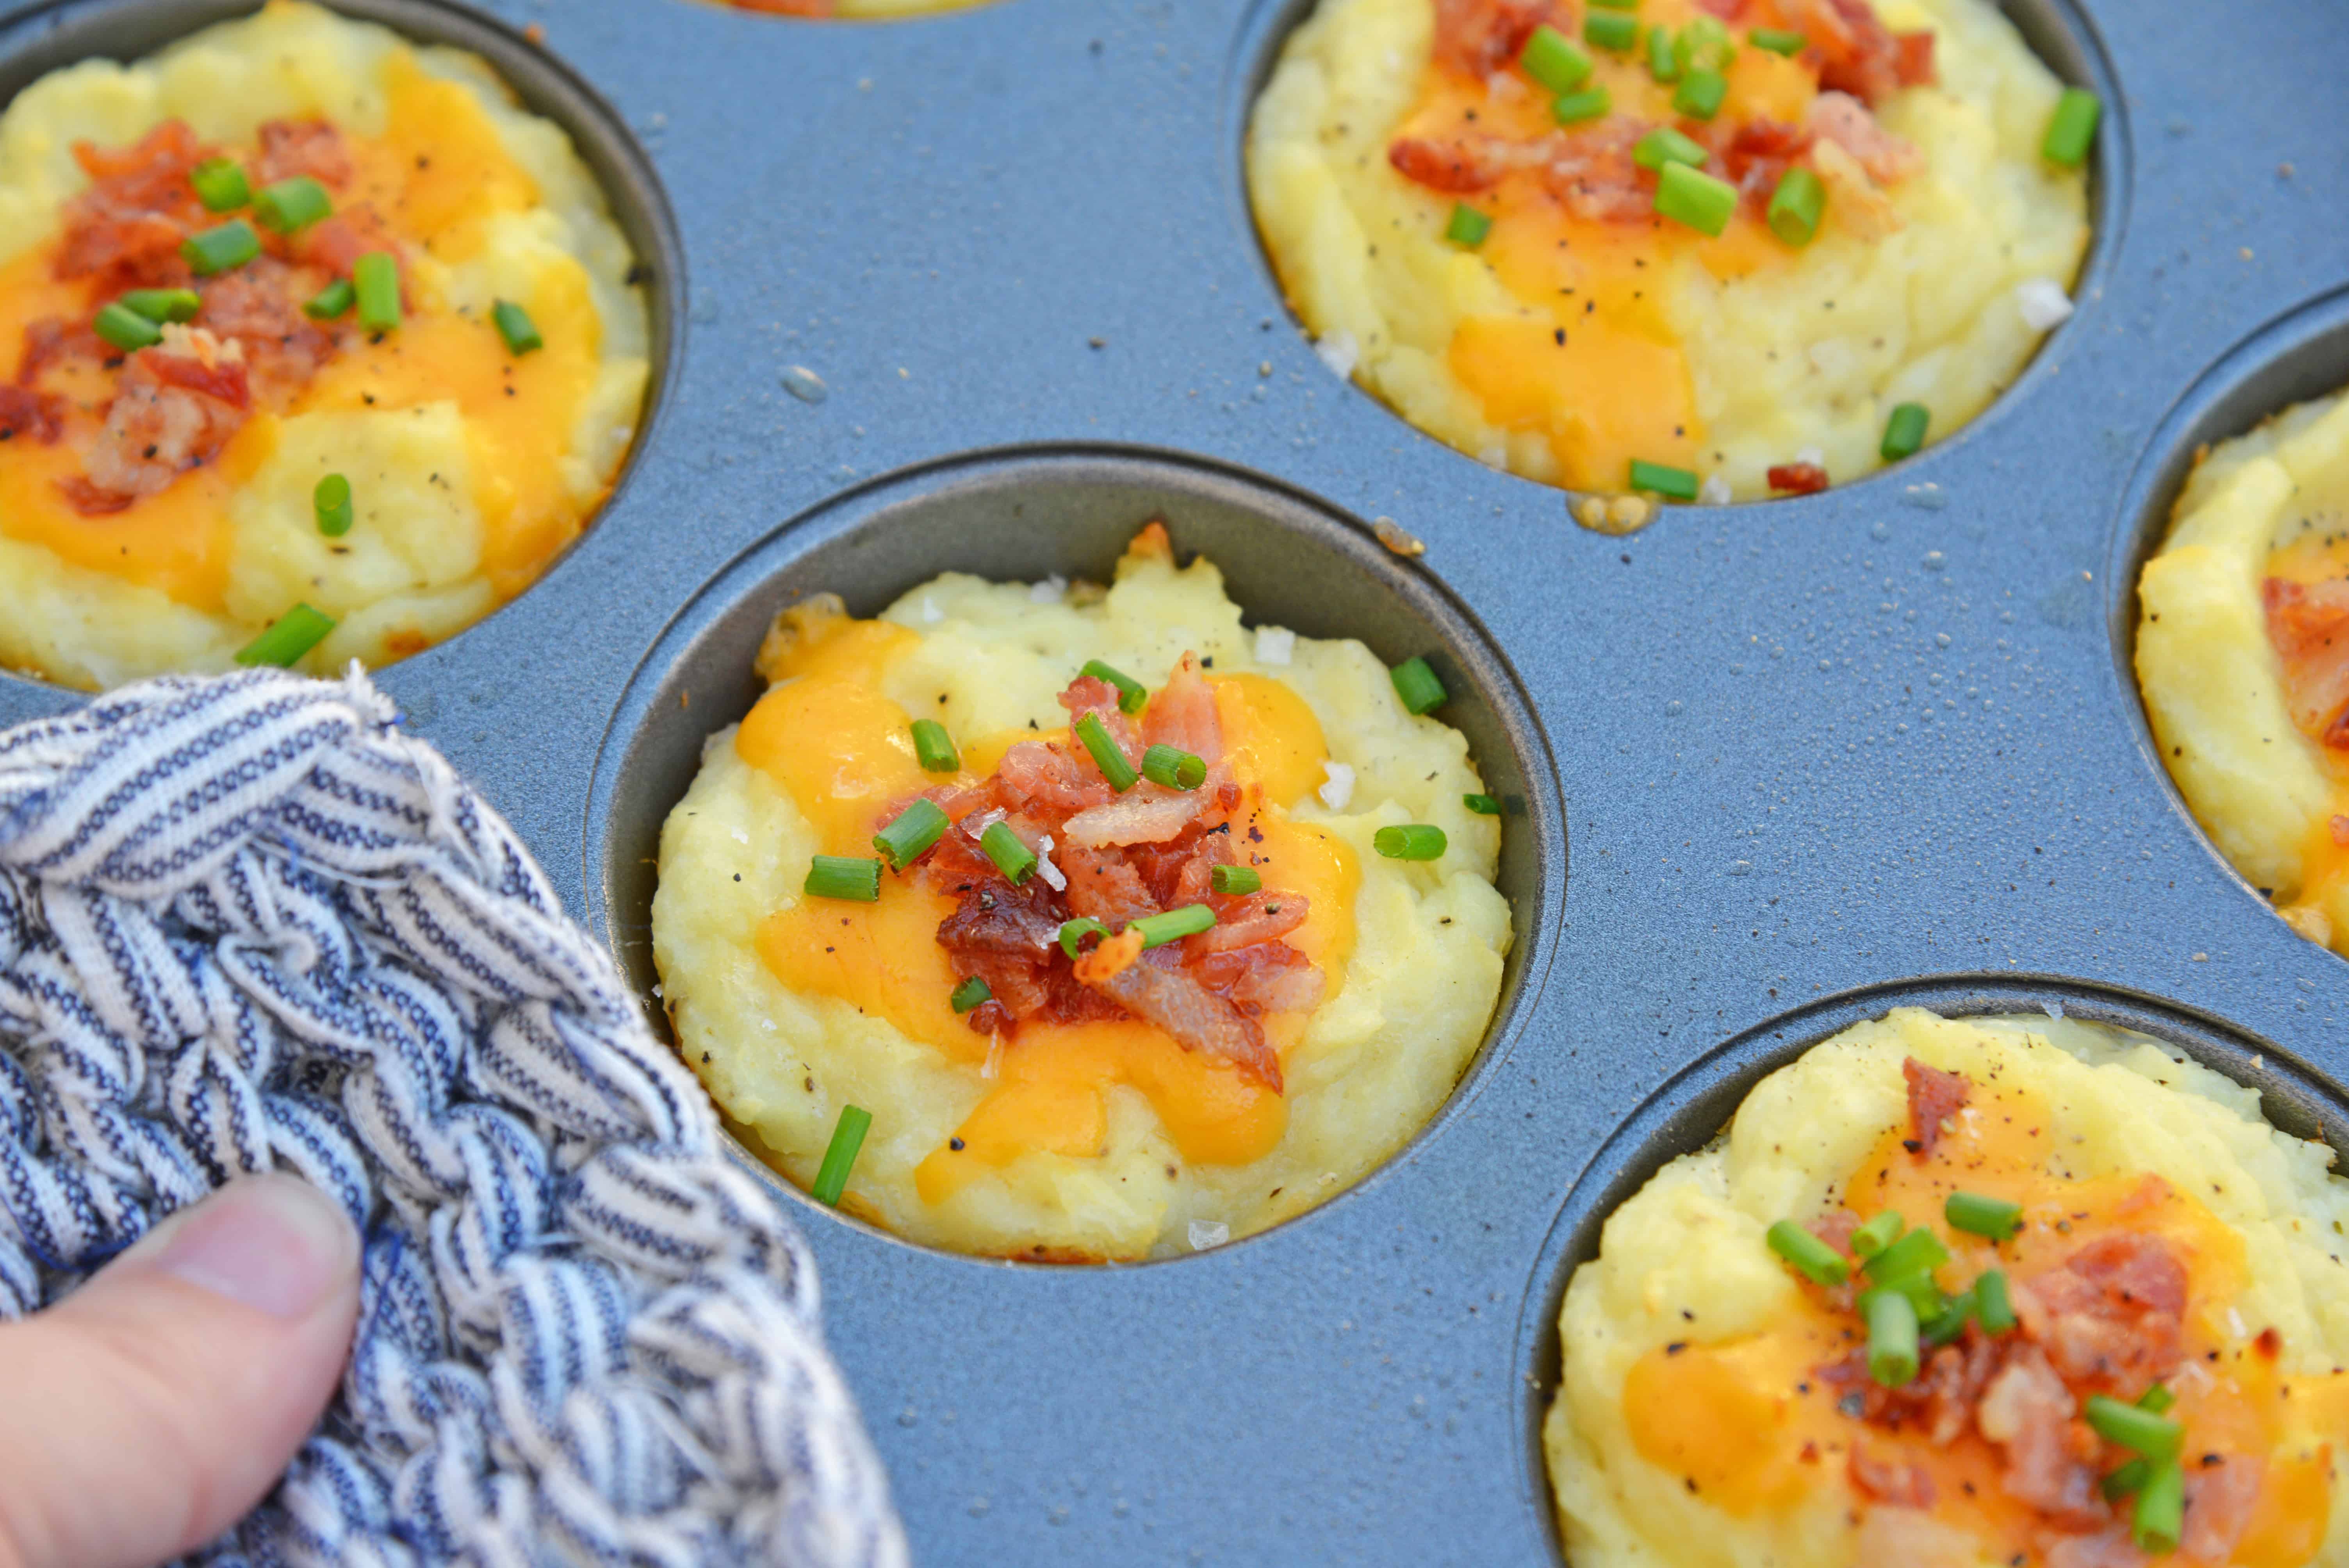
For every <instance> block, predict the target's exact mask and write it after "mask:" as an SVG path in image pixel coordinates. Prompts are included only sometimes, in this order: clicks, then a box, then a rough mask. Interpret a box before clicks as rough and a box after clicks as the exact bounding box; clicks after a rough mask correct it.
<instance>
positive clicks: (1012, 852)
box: [876, 822, 1036, 887]
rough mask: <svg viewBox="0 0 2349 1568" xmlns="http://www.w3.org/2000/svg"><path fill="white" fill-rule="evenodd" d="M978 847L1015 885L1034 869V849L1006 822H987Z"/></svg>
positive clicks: (1007, 880) (1026, 878)
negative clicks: (1023, 841)
mask: <svg viewBox="0 0 2349 1568" xmlns="http://www.w3.org/2000/svg"><path fill="white" fill-rule="evenodd" d="M978 847H979V848H980V849H982V850H984V851H987V858H988V860H990V861H994V862H995V869H996V870H997V871H999V872H1002V873H1003V878H1004V880H1005V881H1006V882H1010V883H1011V884H1012V885H1013V886H1015V887H1016V886H1018V885H1019V883H1021V882H1026V881H1027V880H1028V878H1029V876H1030V873H1032V872H1034V871H1035V869H1036V851H1033V850H1031V849H1030V848H1029V847H1028V846H1027V845H1026V844H1024V843H1021V842H1020V841H1019V834H1017V833H1015V832H1013V831H1012V830H1011V827H1010V824H1009V823H1007V822H989V823H988V825H987V831H985V832H984V833H981V834H980V835H979V836H978ZM876 867H877V863H876Z"/></svg>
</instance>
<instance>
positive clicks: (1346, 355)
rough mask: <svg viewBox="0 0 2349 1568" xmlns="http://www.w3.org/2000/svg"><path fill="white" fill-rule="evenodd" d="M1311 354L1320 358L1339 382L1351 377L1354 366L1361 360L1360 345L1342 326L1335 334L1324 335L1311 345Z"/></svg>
mask: <svg viewBox="0 0 2349 1568" xmlns="http://www.w3.org/2000/svg"><path fill="white" fill-rule="evenodd" d="M1313 352H1314V353H1316V354H1318V355H1319V356H1321V363H1322V364H1324V365H1326V366H1329V367H1330V374H1331V375H1332V376H1335V377H1337V378H1338V379H1339V380H1340V381H1343V380H1345V379H1346V378H1347V377H1350V376H1351V375H1353V373H1354V366H1357V365H1359V364H1361V360H1362V346H1361V344H1358V343H1356V342H1355V341H1354V335H1353V334H1352V333H1350V332H1348V331H1347V330H1346V329H1345V328H1344V327H1342V326H1341V327H1340V328H1339V329H1338V330H1337V331H1335V332H1330V333H1324V334H1323V335H1321V337H1320V339H1319V341H1318V342H1316V343H1315V344H1314V345H1313Z"/></svg>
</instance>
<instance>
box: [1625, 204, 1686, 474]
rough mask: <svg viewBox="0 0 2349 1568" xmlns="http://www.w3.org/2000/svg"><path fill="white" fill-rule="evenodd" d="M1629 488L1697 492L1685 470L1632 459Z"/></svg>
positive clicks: (1666, 464)
mask: <svg viewBox="0 0 2349 1568" xmlns="http://www.w3.org/2000/svg"><path fill="white" fill-rule="evenodd" d="M1671 167H1672V168H1674V169H1678V168H1680V167H1682V166H1681V165H1680V164H1677V163H1675V164H1673V165H1671ZM1631 488H1632V489H1633V490H1653V491H1655V492H1656V493H1657V494H1658V495H1661V496H1666V497H1669V498H1670V499H1671V500H1695V499H1696V491H1697V483H1696V475H1694V474H1693V473H1691V472H1690V471H1689V470H1688V469H1676V468H1673V467H1671V465H1670V464H1668V463H1651V462H1647V461H1644V460H1642V459H1639V458H1633V459H1631Z"/></svg>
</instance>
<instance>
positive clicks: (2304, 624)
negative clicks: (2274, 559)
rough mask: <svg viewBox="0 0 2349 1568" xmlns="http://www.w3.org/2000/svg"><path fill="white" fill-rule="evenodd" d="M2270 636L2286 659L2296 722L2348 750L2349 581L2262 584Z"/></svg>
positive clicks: (2286, 682)
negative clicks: (2346, 706)
mask: <svg viewBox="0 0 2349 1568" xmlns="http://www.w3.org/2000/svg"><path fill="white" fill-rule="evenodd" d="M2260 601H2261V605H2262V606H2263V607H2264V608H2265V610H2266V611H2267V623H2268V641H2269V643H2271V645H2273V646H2274V648H2275V651H2276V656H2277V657H2278V658H2279V659H2281V660H2282V663H2283V684H2284V695H2285V696H2286V698H2287V700H2288V701H2289V702H2290V703H2291V706H2292V721H2293V722H2294V723H2296V724H2298V725H2299V726H2300V727H2301V728H2302V729H2304V730H2310V731H2313V732H2317V733H2319V734H2320V735H2321V737H2322V738H2323V744H2324V745H2326V746H2328V747H2333V748H2340V749H2349V708H2345V707H2344V705H2349V581H2342V580H2335V581H2333V582H2330V583H2289V582H2286V581H2285V580H2284V579H2282V578H2281V577H2271V578H2269V579H2267V580H2266V581H2265V582H2264V583H2261V585H2260Z"/></svg>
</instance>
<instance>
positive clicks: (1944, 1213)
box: [1941, 1192, 2023, 1242]
mask: <svg viewBox="0 0 2349 1568" xmlns="http://www.w3.org/2000/svg"><path fill="white" fill-rule="evenodd" d="M1941 1217H1942V1218H1943V1219H1945V1220H1947V1221H1949V1222H1950V1228H1951V1230H1953V1231H1964V1232H1965V1233H1968V1234H1969V1235H1976V1236H1988V1237H1989V1238H1990V1239H1991V1240H1992V1241H1993V1242H2002V1241H2005V1240H2006V1239H2007V1238H2008V1237H2010V1236H2012V1235H2013V1234H2014V1233H2015V1232H2017V1231H2019V1230H2021V1229H2023V1205H2022V1204H2020V1203H2010V1202H2005V1201H2004V1200H2003V1199H2000V1198H1985V1197H1983V1196H1982V1194H1981V1193H1979V1192H1952V1193H1951V1194H1950V1199H1949V1202H1946V1203H1944V1204H1942V1205H1941Z"/></svg>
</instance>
